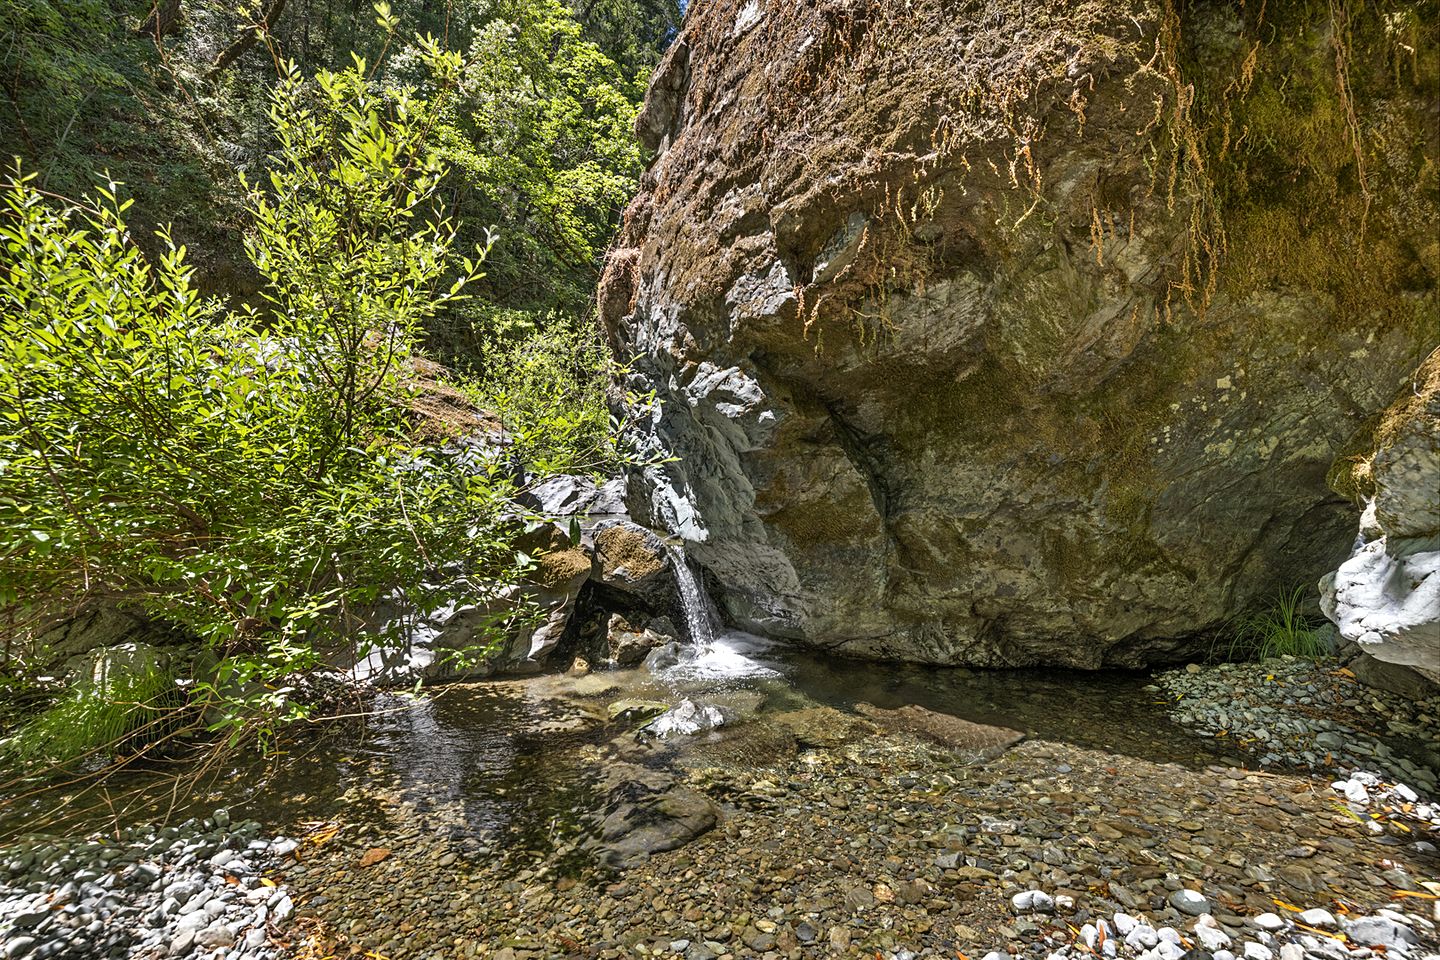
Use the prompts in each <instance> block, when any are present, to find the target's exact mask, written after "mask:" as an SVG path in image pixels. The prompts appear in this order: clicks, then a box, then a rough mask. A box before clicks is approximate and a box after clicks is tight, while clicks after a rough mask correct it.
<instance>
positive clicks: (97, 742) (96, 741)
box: [3, 660, 184, 766]
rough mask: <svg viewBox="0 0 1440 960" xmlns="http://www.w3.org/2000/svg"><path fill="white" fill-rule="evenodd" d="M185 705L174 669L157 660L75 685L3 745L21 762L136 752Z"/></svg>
mask: <svg viewBox="0 0 1440 960" xmlns="http://www.w3.org/2000/svg"><path fill="white" fill-rule="evenodd" d="M183 707H184V702H183V698H182V697H181V696H180V692H179V688H178V686H177V685H176V682H175V674H174V673H173V672H172V671H171V670H170V669H169V668H167V667H163V666H161V665H160V664H158V663H157V662H155V661H153V660H152V661H150V662H147V663H145V664H143V665H140V666H139V667H138V668H136V669H133V670H127V671H123V672H122V671H119V670H115V671H107V672H105V673H104V674H102V675H101V676H100V677H99V678H94V677H88V678H85V679H83V680H80V681H78V682H76V683H75V684H72V685H71V687H70V689H69V690H68V691H66V693H65V694H64V696H62V697H61V698H60V699H59V700H58V701H56V702H55V703H54V704H52V705H51V706H49V707H47V708H46V709H45V710H43V711H41V712H40V713H39V714H37V715H36V716H34V717H32V718H31V719H30V720H28V721H27V722H26V723H24V724H23V725H22V726H21V727H20V728H19V729H18V730H17V731H16V732H15V734H14V735H13V736H12V737H10V738H9V740H7V741H6V742H5V744H4V748H3V750H4V753H5V754H8V755H9V757H10V758H12V759H14V760H16V761H18V762H20V763H22V764H27V765H28V764H49V765H56V766H64V765H68V764H71V763H74V762H76V761H78V760H82V759H84V758H86V757H90V756H96V755H102V754H113V753H119V752H122V751H134V750H137V749H139V748H141V747H143V746H144V745H146V744H149V743H153V742H154V741H155V740H157V739H159V738H160V737H161V736H163V734H164V733H165V732H166V731H167V730H169V729H171V728H172V727H173V726H174V724H175V723H176V722H177V719H178V717H179V715H180V713H181V711H182V710H183Z"/></svg>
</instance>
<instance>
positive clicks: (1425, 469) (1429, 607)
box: [1320, 348, 1440, 685]
mask: <svg viewBox="0 0 1440 960" xmlns="http://www.w3.org/2000/svg"><path fill="white" fill-rule="evenodd" d="M1331 481H1332V484H1333V485H1334V486H1335V488H1336V489H1337V490H1338V491H1339V492H1341V493H1344V494H1345V495H1347V496H1350V497H1353V498H1354V499H1355V500H1356V501H1357V502H1358V503H1359V504H1361V505H1362V506H1363V510H1362V513H1361V516H1360V534H1359V538H1358V540H1357V541H1356V545H1355V549H1354V550H1353V551H1352V552H1351V555H1350V558H1349V559H1348V560H1346V561H1345V562H1344V563H1342V564H1341V565H1340V566H1339V568H1338V569H1336V570H1335V571H1334V572H1333V573H1330V574H1328V575H1326V576H1325V577H1324V579H1322V580H1321V583H1320V590H1321V605H1322V606H1323V607H1324V610H1325V615H1326V616H1328V617H1329V618H1330V619H1331V620H1333V621H1334V622H1335V624H1336V625H1337V626H1338V627H1339V628H1340V635H1341V636H1342V637H1344V638H1345V639H1346V640H1348V641H1350V642H1352V643H1355V644H1357V645H1359V647H1360V648H1361V649H1362V650H1364V651H1365V653H1366V654H1367V655H1369V656H1372V657H1375V658H1377V659H1378V660H1381V661H1384V662H1386V663H1391V664H1398V665H1401V666H1405V667H1410V668H1413V669H1414V670H1416V671H1418V672H1419V673H1420V674H1422V675H1423V676H1425V677H1428V678H1429V680H1430V681H1431V682H1432V683H1433V684H1437V685H1440V348H1437V349H1436V350H1435V352H1434V353H1432V354H1431V355H1430V357H1429V359H1427V360H1426V361H1425V363H1423V364H1422V365H1421V366H1420V369H1419V370H1417V371H1416V372H1415V375H1414V377H1413V378H1411V380H1410V382H1409V383H1407V384H1406V385H1405V387H1404V389H1402V390H1401V392H1400V396H1399V399H1397V400H1396V402H1395V403H1394V404H1392V405H1391V407H1390V408H1389V409H1387V410H1386V411H1385V412H1384V413H1383V414H1382V415H1381V416H1380V418H1379V420H1378V422H1377V424H1376V425H1375V427H1374V429H1373V430H1372V431H1370V436H1369V438H1368V441H1367V442H1366V443H1365V444H1364V445H1363V449H1362V450H1361V451H1360V452H1358V453H1356V454H1353V455H1351V456H1347V457H1342V458H1341V459H1340V460H1339V461H1338V462H1337V463H1336V466H1335V469H1334V470H1332V471H1331Z"/></svg>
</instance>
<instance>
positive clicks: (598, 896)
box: [6, 632, 1440, 960]
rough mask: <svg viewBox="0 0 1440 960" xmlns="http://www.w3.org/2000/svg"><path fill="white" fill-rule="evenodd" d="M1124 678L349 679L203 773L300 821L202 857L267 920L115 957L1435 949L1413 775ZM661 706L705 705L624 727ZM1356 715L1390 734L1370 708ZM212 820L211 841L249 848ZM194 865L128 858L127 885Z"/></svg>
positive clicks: (1429, 811) (257, 811)
mask: <svg viewBox="0 0 1440 960" xmlns="http://www.w3.org/2000/svg"><path fill="white" fill-rule="evenodd" d="M1217 675H1222V676H1228V675H1227V674H1223V673H1220V674H1217ZM1186 676H1191V677H1193V676H1195V675H1194V674H1188V673H1187V674H1186ZM1152 680H1158V681H1159V682H1160V683H1162V684H1163V683H1164V682H1165V679H1164V678H1163V677H1161V678H1153V677H1151V676H1147V675H1140V674H1135V675H1131V674H1081V675H1074V674H1063V673H1037V672H1003V673H987V672H975V671H969V670H964V669H941V670H936V669H926V668H920V667H904V666H896V667H894V668H893V669H890V670H887V671H883V672H882V671H876V670H874V669H873V667H872V666H871V665H867V664H864V663H848V662H845V661H839V660H834V659H830V658H818V657H815V656H812V655H806V654H804V653H802V652H799V651H795V650H792V649H788V648H776V647H767V646H765V645H763V644H759V643H757V642H755V641H753V640H746V639H745V638H743V637H737V636H736V635H733V634H726V633H723V632H721V633H720V634H719V635H717V637H716V638H715V641H714V644H713V646H712V647H710V648H708V649H705V650H692V651H689V652H688V655H687V656H686V657H685V658H684V662H683V663H674V664H670V665H668V666H666V665H661V666H658V668H657V669H654V670H652V669H649V668H646V667H643V666H641V667H636V668H622V669H614V670H595V671H592V672H589V673H583V672H582V673H577V674H547V675H541V676H535V677H528V678H519V679H509V680H492V681H487V682H483V683H475V684H455V685H450V686H447V687H444V688H438V689H436V690H435V691H432V692H431V693H430V694H429V695H427V696H424V697H421V698H418V699H416V698H410V697H399V696H392V695H382V696H381V698H380V699H379V700H378V701H377V703H376V707H377V712H376V713H374V714H373V715H371V716H370V717H368V718H366V719H365V720H363V721H354V722H352V723H351V724H350V725H348V726H345V727H337V728H334V729H332V730H330V731H329V732H328V733H326V734H325V735H323V736H321V737H320V738H318V739H316V740H314V741H313V742H309V743H304V744H299V743H297V744H293V745H292V748H291V751H290V752H289V754H288V755H287V756H282V757H281V758H279V759H278V760H277V761H276V762H273V763H271V764H268V765H267V764H258V763H257V764H253V765H240V766H238V767H237V768H236V769H234V770H232V771H230V772H228V773H227V774H226V775H225V776H224V777H223V778H222V779H221V780H220V781H218V782H215V783H213V784H211V786H210V788H209V790H210V792H209V793H208V794H207V795H208V796H224V797H226V799H227V803H228V804H229V806H230V807H231V809H232V810H233V813H232V816H233V818H234V820H235V821H236V822H241V821H242V818H243V820H251V821H256V822H258V823H260V824H263V827H261V828H259V829H258V833H259V834H263V835H271V836H274V835H282V834H283V835H288V836H294V837H296V839H297V840H298V841H299V842H298V843H296V844H294V845H287V846H286V847H281V848H278V850H277V849H276V848H267V850H266V852H264V853H258V848H257V855H258V856H259V857H261V858H263V859H257V860H254V861H252V864H253V866H254V867H255V870H256V873H255V874H252V875H246V876H239V877H235V878H234V879H235V880H237V881H238V882H237V883H234V884H232V883H230V882H229V881H228V880H225V879H223V878H221V879H218V880H217V879H214V878H212V879H211V880H210V881H208V883H209V885H210V886H211V887H214V888H215V889H216V890H217V891H219V892H218V893H217V899H219V898H221V897H222V896H224V895H225V894H229V896H228V898H226V899H223V900H222V902H225V903H227V904H229V903H238V904H243V905H244V908H245V909H248V910H252V911H253V910H254V909H255V908H256V907H257V906H260V904H252V903H251V902H250V900H249V899H248V894H246V892H245V891H249V890H254V889H256V884H257V882H258V880H259V878H261V877H263V878H264V880H266V881H270V882H274V883H276V884H277V885H278V886H277V887H276V888H274V889H275V891H283V892H284V894H285V895H286V896H287V897H289V898H290V902H291V903H293V905H294V908H295V916H294V918H291V919H290V920H289V922H288V923H287V924H286V925H285V926H284V927H283V928H281V929H276V928H274V920H275V913H274V908H273V907H270V904H269V901H268V900H267V901H266V902H265V904H263V905H264V906H267V907H270V909H271V913H270V914H269V916H268V917H267V918H266V919H265V922H266V924H267V929H269V930H270V933H271V935H272V936H275V937H276V938H275V939H273V940H271V941H269V942H268V944H267V945H265V946H263V947H262V948H260V949H259V950H254V951H252V950H251V948H250V947H249V946H248V939H247V938H248V937H250V936H252V935H254V936H256V939H257V940H258V935H255V934H254V930H255V929H256V927H255V925H254V924H253V923H252V925H251V927H250V929H247V930H240V929H236V930H235V933H236V946H235V947H234V948H233V949H234V950H235V951H238V952H232V953H230V954H222V953H221V952H219V951H220V948H219V947H213V946H210V945H209V944H208V942H207V943H202V942H200V941H199V939H198V934H197V937H196V940H195V941H193V942H190V943H188V944H187V943H185V942H184V941H183V940H181V941H179V942H178V943H177V942H176V941H175V937H174V935H173V933H171V931H169V929H168V928H166V929H167V933H171V935H170V937H169V939H164V938H161V939H162V940H164V942H163V944H162V943H161V942H160V941H159V940H156V939H155V938H154V937H151V938H150V939H149V940H146V941H145V942H146V943H147V944H150V945H153V946H154V947H155V948H156V949H155V950H152V952H150V953H137V952H134V950H133V949H132V950H131V951H130V952H129V953H126V952H123V951H122V952H120V953H117V954H115V955H117V956H146V957H156V958H158V957H161V956H167V957H168V956H174V957H206V958H213V960H220V958H221V957H222V956H224V957H226V958H227V960H228V958H229V957H234V956H243V955H247V954H249V953H253V954H254V956H255V957H257V958H265V960H268V958H269V957H270V956H271V955H272V954H270V953H267V952H264V951H268V950H272V949H275V947H276V944H277V943H278V944H279V945H280V946H283V947H284V949H283V950H282V951H281V952H280V954H279V955H280V956H301V957H304V956H311V957H313V956H332V955H333V956H346V955H367V954H368V955H378V956H383V957H386V958H389V960H411V958H414V960H442V958H444V960H450V958H456V957H496V958H499V960H539V958H549V957H594V958H605V960H618V958H621V957H627V958H628V957H642V956H643V957H677V958H678V957H684V958H686V960H722V958H727V957H728V958H732V960H742V958H760V960H782V958H783V960H800V958H805V957H830V956H848V957H865V958H867V960H868V958H873V957H874V956H875V955H876V954H877V953H878V954H880V955H881V957H882V958H884V960H906V958H908V957H919V956H937V957H938V956H945V957H952V956H954V955H955V954H956V952H957V951H958V952H960V953H961V954H963V955H964V956H967V957H975V958H979V957H983V956H985V955H986V954H988V953H990V952H992V951H994V952H998V953H1004V954H1008V955H1010V956H1024V957H1035V958H1039V957H1047V956H1052V955H1055V954H1059V956H1060V957H1072V956H1086V955H1090V953H1091V952H1092V951H1093V953H1096V954H1099V955H1101V956H1112V957H1121V958H1123V957H1145V958H1147V960H1178V958H1179V957H1180V956H1182V955H1186V954H1188V955H1189V956H1191V957H1192V958H1196V960H1203V958H1204V956H1205V954H1209V955H1211V956H1212V957H1213V958H1216V960H1232V958H1247V960H1274V958H1277V957H1278V958H1281V960H1303V958H1313V960H1322V958H1323V960H1349V958H1352V957H1353V958H1355V960H1364V958H1367V957H1378V956H1380V955H1381V954H1382V953H1383V954H1384V955H1386V956H1389V957H1393V958H1402V957H1403V958H1406V960H1419V958H1421V957H1426V956H1428V955H1430V954H1432V953H1434V952H1435V951H1436V949H1437V938H1436V933H1435V928H1434V926H1433V924H1434V922H1435V918H1434V917H1433V916H1432V914H1433V911H1434V904H1435V903H1436V902H1437V900H1436V899H1435V895H1436V894H1437V893H1440V888H1437V887H1436V886H1435V883H1436V881H1437V872H1440V859H1437V855H1436V851H1435V840H1436V836H1437V833H1440V823H1437V820H1440V807H1437V806H1436V805H1435V804H1434V803H1433V802H1432V800H1433V798H1431V797H1426V796H1425V792H1424V791H1423V790H1421V789H1419V788H1417V786H1416V785H1415V784H1414V783H1413V782H1412V783H1408V784H1407V783H1398V784H1397V783H1396V782H1395V781H1394V779H1392V778H1391V777H1389V776H1388V775H1384V774H1380V773H1378V772H1376V771H1371V772H1369V773H1367V772H1365V771H1363V770H1362V771H1348V770H1341V769H1340V768H1339V766H1338V765H1331V766H1329V767H1324V768H1323V769H1320V770H1316V771H1313V772H1312V771H1308V770H1304V769H1298V768H1295V767H1292V766H1289V765H1287V764H1283V763H1282V764H1275V765H1272V768H1269V769H1264V768H1262V767H1261V764H1260V763H1259V762H1258V760H1259V758H1258V757H1257V756H1256V755H1255V754H1254V753H1253V752H1251V751H1247V750H1246V749H1245V747H1244V745H1242V744H1240V743H1238V742H1237V741H1236V739H1235V738H1231V737H1224V738H1217V737H1214V736H1211V735H1208V734H1207V735H1197V732H1198V731H1196V730H1195V729H1193V728H1191V727H1188V726H1186V725H1185V724H1183V723H1180V722H1177V720H1176V718H1175V717H1174V716H1173V713H1172V711H1173V704H1172V703H1171V702H1170V701H1169V699H1168V698H1166V697H1162V696H1157V694H1156V692H1155V691H1154V690H1153V689H1147V688H1149V687H1153V686H1154V685H1155V684H1152ZM687 701H688V702H689V703H691V704H692V705H694V708H695V709H694V710H692V711H690V712H689V713H688V714H686V716H689V717H690V718H691V719H693V718H694V717H695V716H697V715H702V714H703V715H705V716H711V714H710V713H709V712H708V711H710V710H713V711H714V714H713V715H714V716H716V717H719V718H720V720H719V724H718V726H715V725H707V726H708V727H709V728H707V729H698V728H697V729H696V732H694V733H691V734H684V733H676V732H674V730H675V727H674V725H671V726H670V727H668V728H667V727H664V726H663V725H662V729H667V730H669V731H670V732H669V735H667V736H663V737H662V736H657V735H655V730H656V727H655V721H654V718H655V716H656V715H657V714H659V713H660V712H661V711H664V710H666V709H667V708H674V707H676V706H677V705H681V706H683V704H685V703H686V702H687ZM1417 722H1419V723H1421V724H1427V723H1429V722H1430V721H1429V720H1427V719H1426V716H1425V715H1424V714H1422V715H1421V716H1420V717H1419V718H1418V721H1417ZM1430 732H1431V733H1432V734H1433V731H1430ZM1375 736H1376V737H1378V738H1379V739H1380V740H1381V741H1382V742H1387V743H1389V744H1391V745H1392V747H1393V748H1394V749H1396V750H1398V749H1399V747H1400V743H1399V741H1398V740H1396V739H1395V737H1396V734H1395V733H1394V731H1392V730H1390V729H1389V728H1388V727H1384V726H1382V727H1379V728H1377V729H1376V732H1375ZM1357 785H1358V787H1361V788H1363V789H1364V796H1361V795H1360V792H1359V790H1358V789H1357ZM1412 797H1413V799H1411V798H1412ZM202 799H203V798H202ZM48 802H51V803H56V802H64V801H63V798H62V799H61V800H59V801H56V800H55V798H50V800H49V801H48ZM97 812H98V814H99V817H98V819H99V820H100V821H101V822H103V821H104V820H105V816H104V811H103V810H100V811H97ZM69 829H70V831H71V832H72V833H73V834H75V835H81V834H83V833H84V832H86V831H85V829H84V828H83V827H82V826H81V825H80V824H79V823H72V824H71V825H70V827H69ZM251 829H252V832H256V831H254V829H253V828H251ZM231 833H232V834H233V835H234V838H233V839H231V840H226V839H225V838H224V837H221V838H218V839H219V840H221V841H223V845H225V846H228V847H233V848H234V849H235V850H236V851H237V852H240V853H244V851H246V850H249V849H250V846H251V845H250V843H249V841H248V839H247V835H245V834H243V831H239V830H232V831H231ZM144 836H151V834H148V833H147V834H144ZM1427 838H1428V839H1427ZM180 849H181V850H184V849H185V848H184V847H181V848H180ZM192 852H193V851H192ZM274 852H281V853H283V854H284V856H282V857H280V858H279V859H278V860H276V859H273V858H271V854H272V853H274ZM244 855H246V856H249V854H248V853H245V854H244ZM198 860H199V858H198V857H197V861H198ZM205 862H207V863H213V862H214V855H213V854H212V855H211V857H210V859H209V860H206V861H205ZM193 865H194V864H193V863H192V864H182V863H181V862H179V861H178V860H177V861H175V862H173V863H172V862H169V861H166V862H164V863H161V864H160V866H161V873H162V877H161V878H160V879H159V880H157V881H156V882H157V883H160V884H161V886H160V887H159V888H158V889H160V890H163V889H165V887H166V886H168V885H169V884H170V883H173V882H174V880H175V879H184V877H185V876H186V875H185V874H184V872H183V871H184V870H185V869H187V868H189V867H190V866H193ZM207 869H208V868H207ZM262 886H263V884H262ZM266 889H270V888H266ZM30 895H31V894H27V896H30ZM274 895H275V894H274V893H273V892H272V894H271V896H272V897H273V896H274ZM114 896H115V897H116V899H117V900H118V901H119V902H120V903H121V904H122V905H123V906H125V907H126V908H127V910H126V911H125V912H120V911H116V912H115V913H114V914H113V915H112V916H111V917H110V919H109V921H108V923H109V924H110V925H111V926H116V927H117V928H118V929H128V930H132V931H134V933H133V942H139V941H140V940H141V939H143V937H146V936H150V935H149V934H148V933H145V932H144V929H143V926H142V924H143V919H144V917H145V915H146V914H147V912H148V911H149V910H151V909H152V906H154V905H151V904H150V903H149V901H148V900H144V899H143V898H144V897H149V896H152V893H150V892H146V891H144V890H132V889H131V887H128V886H125V885H123V884H121V885H117V886H116V887H115V888H114ZM257 896H258V894H257ZM127 898H129V899H127ZM134 898H141V899H134ZM132 899H133V902H132ZM174 899H175V900H176V901H177V902H178V901H179V900H180V898H179V897H175V898H174ZM27 902H28V901H27ZM159 905H160V906H163V902H162V903H161V904H159ZM182 906H183V905H182ZM202 906H203V904H202ZM132 907H133V909H130V908H132ZM44 909H45V911H46V912H47V915H48V914H55V915H56V917H59V916H61V915H62V914H63V910H64V907H63V906H61V907H57V906H55V905H53V904H52V905H46V906H45V908H44ZM215 909H219V908H215ZM227 909H228V908H227ZM1310 910H1314V911H1323V913H1308V914H1303V915H1302V912H1303V911H1310ZM12 912H13V911H12ZM1327 915H1328V917H1329V918H1330V919H1329V920H1327V919H1326V916H1327ZM6 916H9V913H7V914H6ZM220 919H225V923H226V924H229V923H231V920H230V919H228V915H226V917H225V918H220ZM55 922H56V927H55V929H56V930H59V929H61V928H60V927H59V925H58V920H57V921H55ZM191 922H193V921H191ZM67 929H68V928H67ZM108 929H110V927H108V926H107V930H108ZM277 934H278V936H276V935H277ZM1341 937H1344V938H1345V939H1343V940H1342V939H1340V938H1341ZM1107 944H1108V946H1107ZM161 946H163V950H162V949H159V948H160V947H161ZM172 948H173V950H174V952H173V953H172V952H171V950H172ZM1381 948H1383V949H1381ZM1227 953H1228V954H1229V955H1230V956H1229V957H1227V956H1226V954H1227ZM992 960H999V958H992Z"/></svg>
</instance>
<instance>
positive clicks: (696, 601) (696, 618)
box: [659, 546, 780, 682]
mask: <svg viewBox="0 0 1440 960" xmlns="http://www.w3.org/2000/svg"><path fill="white" fill-rule="evenodd" d="M669 553H670V566H671V568H672V569H673V570H674V571H675V585H676V588H677V592H678V593H679V595H680V608H681V609H680V613H681V616H682V617H683V618H684V620H685V630H686V632H687V633H688V634H689V635H690V646H689V647H688V648H687V649H685V650H683V651H682V652H681V655H680V660H679V662H678V663H676V664H675V665H674V666H670V667H666V668H665V669H664V670H662V671H659V672H660V674H661V675H662V676H663V677H664V678H665V679H667V680H674V681H701V682H709V681H716V680H720V681H726V680H738V679H745V678H755V677H774V676H778V675H779V674H780V671H779V670H777V669H775V668H774V667H773V666H771V665H769V664H767V663H765V662H763V661H762V660H759V659H757V658H756V656H755V655H756V654H760V653H762V652H763V651H764V650H765V649H766V648H767V647H768V646H769V644H768V643H767V642H766V641H765V640H762V639H761V638H760V637H756V636H753V635H751V634H748V633H742V632H741V631H738V630H727V629H725V627H724V626H723V624H722V623H721V622H720V616H719V614H718V612H717V611H716V610H715V607H714V604H712V603H711V601H710V595H709V594H708V593H706V592H705V588H704V587H703V586H701V584H700V578H699V577H698V576H696V574H695V571H694V570H693V569H692V568H691V566H690V563H689V561H688V560H686V558H685V551H684V549H682V548H681V547H678V546H671V547H669Z"/></svg>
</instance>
